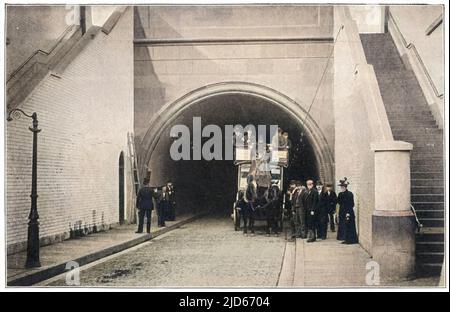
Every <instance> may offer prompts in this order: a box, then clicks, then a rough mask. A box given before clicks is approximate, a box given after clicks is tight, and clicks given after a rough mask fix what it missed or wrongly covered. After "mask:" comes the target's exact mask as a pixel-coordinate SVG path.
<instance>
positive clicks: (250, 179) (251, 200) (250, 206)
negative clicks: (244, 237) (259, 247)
mask: <svg viewBox="0 0 450 312" xmlns="http://www.w3.org/2000/svg"><path fill="white" fill-rule="evenodd" d="M256 186H257V185H256V181H255V177H254V176H253V174H249V175H248V176H247V188H246V189H245V193H244V201H245V203H246V204H247V205H246V208H247V209H246V210H247V214H244V215H243V218H244V234H247V230H246V226H245V223H246V220H248V225H249V227H250V232H251V233H252V234H254V233H255V227H254V226H255V220H254V213H255V209H256V206H255V205H256V199H257V193H256V191H257V190H256Z"/></svg>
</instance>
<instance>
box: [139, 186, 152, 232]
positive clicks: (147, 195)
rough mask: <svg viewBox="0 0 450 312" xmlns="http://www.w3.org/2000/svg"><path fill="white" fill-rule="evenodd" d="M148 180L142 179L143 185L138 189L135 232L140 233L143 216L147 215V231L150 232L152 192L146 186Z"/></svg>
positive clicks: (142, 225) (142, 226)
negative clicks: (137, 220) (137, 221)
mask: <svg viewBox="0 0 450 312" xmlns="http://www.w3.org/2000/svg"><path fill="white" fill-rule="evenodd" d="M149 182H150V180H149V179H148V178H145V179H144V186H142V187H141V188H140V189H139V192H138V194H137V199H136V208H137V209H139V224H138V230H137V231H136V233H142V231H143V228H144V218H145V217H147V233H150V222H151V220H152V210H153V198H154V192H153V191H152V190H151V189H150V187H149V186H148V183H149Z"/></svg>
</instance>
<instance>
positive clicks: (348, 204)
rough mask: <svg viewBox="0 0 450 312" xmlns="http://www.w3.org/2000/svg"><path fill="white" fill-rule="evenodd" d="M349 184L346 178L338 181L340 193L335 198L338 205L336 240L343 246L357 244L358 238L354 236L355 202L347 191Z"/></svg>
mask: <svg viewBox="0 0 450 312" xmlns="http://www.w3.org/2000/svg"><path fill="white" fill-rule="evenodd" d="M349 184H350V183H349V182H348V181H347V178H344V179H343V180H339V186H340V187H341V192H340V193H339V195H338V198H337V203H338V204H339V226H338V232H337V239H338V240H342V241H343V242H342V243H343V244H356V243H358V236H357V234H356V224H355V212H354V210H353V208H354V206H355V202H354V199H353V193H352V192H350V191H349V190H348V189H347V188H348V185H349Z"/></svg>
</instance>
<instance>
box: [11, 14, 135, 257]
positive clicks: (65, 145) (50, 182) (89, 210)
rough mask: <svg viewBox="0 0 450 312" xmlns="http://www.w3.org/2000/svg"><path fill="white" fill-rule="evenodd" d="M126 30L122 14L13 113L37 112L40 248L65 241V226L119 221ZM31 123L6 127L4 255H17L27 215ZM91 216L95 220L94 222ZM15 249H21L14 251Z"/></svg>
mask: <svg viewBox="0 0 450 312" xmlns="http://www.w3.org/2000/svg"><path fill="white" fill-rule="evenodd" d="M132 40H133V22H132V10H131V9H128V10H127V11H126V12H125V13H124V15H123V16H122V17H121V18H120V20H119V21H118V23H117V25H116V26H115V28H114V29H113V31H112V32H111V33H110V34H109V35H105V34H104V33H102V32H100V33H99V34H98V35H97V36H96V37H95V38H94V39H92V40H91V42H89V43H88V45H87V46H86V47H85V48H84V50H83V51H82V52H81V53H80V54H79V55H78V56H77V57H76V58H75V59H74V60H73V61H72V62H71V63H70V65H69V66H68V67H67V68H66V70H65V71H64V72H63V73H62V75H61V77H60V78H58V77H54V76H48V77H47V78H45V79H44V80H43V81H42V82H41V84H40V85H38V86H37V87H36V89H35V90H34V91H33V92H32V94H31V95H30V96H29V97H28V98H27V99H26V100H25V101H24V102H23V103H21V105H20V106H19V108H21V109H23V110H24V111H26V112H29V113H32V112H37V114H38V119H39V128H40V129H42V131H41V132H40V133H39V134H38V195H39V197H38V201H37V203H38V211H39V216H40V237H41V239H42V240H43V243H44V244H46V243H51V242H52V241H53V240H60V239H64V238H67V237H68V235H69V225H70V224H71V225H72V226H73V225H74V224H75V223H76V222H81V223H82V224H83V226H84V225H85V224H86V225H87V226H92V225H93V223H95V224H96V225H97V226H100V225H101V224H104V225H105V227H108V226H109V225H110V224H114V223H117V222H118V221H119V199H118V187H119V186H118V185H119V182H118V162H119V155H120V152H121V151H123V152H124V155H125V169H126V171H125V180H126V186H127V187H126V192H125V194H126V196H127V198H126V199H125V203H126V205H127V206H128V207H126V208H125V216H126V217H127V216H129V215H130V214H129V213H128V212H129V211H130V210H132V209H134V208H133V207H131V201H130V199H129V198H128V197H129V194H130V188H129V184H130V181H129V177H130V174H129V170H128V167H129V160H128V158H127V157H128V146H127V132H132V131H133V75H134V73H133V42H132ZM30 125H31V120H30V119H28V118H24V117H22V118H21V119H19V120H14V121H12V122H9V123H7V129H6V130H7V133H6V134H7V141H6V143H7V147H6V154H7V155H6V160H7V164H6V205H7V206H6V211H7V245H8V252H12V251H15V250H18V249H21V248H22V247H23V243H24V242H25V241H26V239H27V221H28V213H29V210H30V196H29V195H30V190H31V152H32V133H31V131H29V130H28V127H29V126H30ZM94 212H95V217H94ZM21 246H22V247H21Z"/></svg>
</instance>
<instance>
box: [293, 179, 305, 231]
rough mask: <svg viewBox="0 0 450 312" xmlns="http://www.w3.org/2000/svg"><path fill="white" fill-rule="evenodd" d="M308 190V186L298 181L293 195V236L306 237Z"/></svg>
mask: <svg viewBox="0 0 450 312" xmlns="http://www.w3.org/2000/svg"><path fill="white" fill-rule="evenodd" d="M306 192H307V191H306V188H305V187H304V186H303V185H301V183H300V182H298V183H297V187H296V188H295V189H294V191H293V195H292V206H293V215H292V217H293V219H294V222H293V224H294V233H293V236H294V237H296V238H306V224H305V223H306V210H305V207H304V197H305V194H306Z"/></svg>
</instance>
